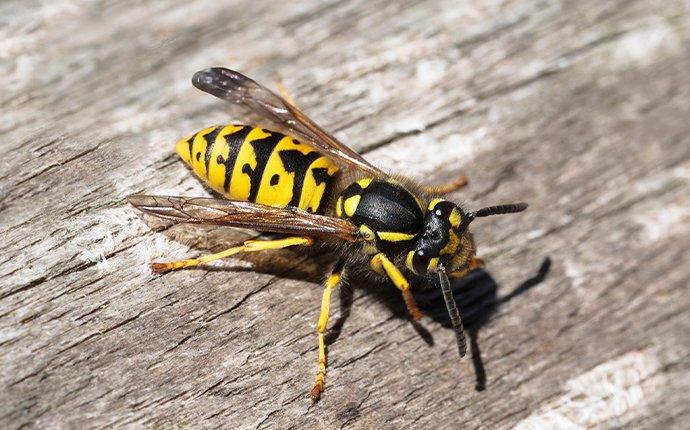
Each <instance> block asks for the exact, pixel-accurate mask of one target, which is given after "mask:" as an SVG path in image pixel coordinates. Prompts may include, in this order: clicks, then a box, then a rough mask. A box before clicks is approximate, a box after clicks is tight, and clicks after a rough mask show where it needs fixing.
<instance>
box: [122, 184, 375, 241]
mask: <svg viewBox="0 0 690 430" xmlns="http://www.w3.org/2000/svg"><path fill="white" fill-rule="evenodd" d="M127 200H128V201H129V203H131V204H132V205H133V206H134V207H136V208H137V209H139V210H141V211H143V212H144V213H147V214H150V215H154V216H157V217H160V218H164V219H167V220H171V221H175V222H185V223H195V224H216V225H226V226H231V227H240V228H249V229H252V230H257V231H263V232H270V233H285V234H298V235H304V236H314V237H322V238H324V237H332V238H339V239H342V240H346V241H348V242H357V241H359V240H360V239H361V237H360V235H359V229H358V228H357V227H355V225H354V224H352V223H350V222H349V221H346V220H343V219H340V218H334V217H329V216H324V215H316V214H312V213H309V212H306V211H303V210H300V209H297V208H292V207H287V208H274V207H271V206H265V205H259V204H255V203H249V202H239V201H232V200H224V199H213V198H205V197H190V198H187V197H171V196H148V195H142V194H135V195H131V196H129V197H127Z"/></svg>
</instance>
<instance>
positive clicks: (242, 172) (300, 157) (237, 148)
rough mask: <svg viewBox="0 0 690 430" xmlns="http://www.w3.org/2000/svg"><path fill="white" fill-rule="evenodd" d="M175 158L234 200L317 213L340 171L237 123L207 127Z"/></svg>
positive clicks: (303, 148)
mask: <svg viewBox="0 0 690 430" xmlns="http://www.w3.org/2000/svg"><path fill="white" fill-rule="evenodd" d="M175 150H176V151H177V153H178V154H179V155H180V157H182V159H183V160H184V161H185V162H186V163H187V164H189V166H190V167H191V168H192V170H194V173H196V174H197V175H198V176H199V177H200V178H201V179H203V180H204V181H205V182H206V183H207V184H208V185H209V186H210V187H211V188H213V189H214V190H215V191H218V192H219V193H221V194H223V195H225V196H226V197H228V198H230V199H232V200H239V201H248V202H252V203H260V204H265V205H269V206H275V207H285V206H294V207H298V208H300V209H303V210H306V211H309V212H314V213H319V212H321V211H322V210H323V206H324V203H325V202H326V200H327V198H328V193H329V192H330V187H331V182H332V178H333V176H334V175H335V173H336V172H337V171H338V167H337V166H336V165H335V164H334V163H333V162H332V161H331V160H330V159H328V158H327V157H325V156H324V155H322V154H321V153H319V152H317V151H316V150H314V148H313V147H311V146H310V145H306V144H303V143H301V142H299V141H298V140H296V139H294V138H292V137H290V136H286V135H284V134H282V133H278V132H275V131H271V130H267V129H264V128H260V127H251V126H247V125H241V124H231V125H225V126H215V127H209V128H205V129H203V130H201V131H199V132H198V133H196V134H194V135H192V136H190V137H188V138H186V139H182V140H180V141H179V142H177V145H176V147H175Z"/></svg>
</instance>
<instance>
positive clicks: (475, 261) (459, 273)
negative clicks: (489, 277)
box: [448, 257, 485, 279]
mask: <svg viewBox="0 0 690 430" xmlns="http://www.w3.org/2000/svg"><path fill="white" fill-rule="evenodd" d="M484 264H485V263H484V259H483V258H478V257H472V259H471V260H470V264H469V265H468V266H467V268H466V269H460V270H456V271H454V272H450V273H449V274H448V276H449V277H451V278H454V279H458V278H464V277H465V276H467V274H468V273H470V271H471V270H474V269H477V268H479V267H484Z"/></svg>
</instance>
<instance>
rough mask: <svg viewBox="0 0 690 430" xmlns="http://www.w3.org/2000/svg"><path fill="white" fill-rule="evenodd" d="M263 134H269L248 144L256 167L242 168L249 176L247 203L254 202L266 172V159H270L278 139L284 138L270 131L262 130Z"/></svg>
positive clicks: (245, 166)
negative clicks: (252, 151)
mask: <svg viewBox="0 0 690 430" xmlns="http://www.w3.org/2000/svg"><path fill="white" fill-rule="evenodd" d="M262 131H263V132H264V133H269V134H270V135H269V136H268V137H265V138H263V139H256V140H253V141H251V142H249V143H250V144H251V145H252V148H254V154H255V155H256V167H255V168H254V169H252V168H251V167H250V166H249V165H247V164H245V165H244V166H243V167H242V171H243V172H244V173H246V174H247V175H249V183H250V185H251V187H250V188H249V197H248V198H247V201H249V202H252V203H254V201H255V200H256V195H257V194H258V193H259V186H260V185H261V177H262V176H263V174H264V170H266V164H268V159H269V158H270V157H271V153H273V150H274V149H275V147H276V145H278V142H280V139H282V138H283V137H285V136H284V135H282V134H280V133H275V132H273V131H270V130H266V129H262Z"/></svg>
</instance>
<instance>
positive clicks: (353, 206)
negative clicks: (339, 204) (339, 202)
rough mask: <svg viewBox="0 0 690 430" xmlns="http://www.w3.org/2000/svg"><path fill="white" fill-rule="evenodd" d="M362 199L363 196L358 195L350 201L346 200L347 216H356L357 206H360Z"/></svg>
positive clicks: (344, 204) (344, 205)
mask: <svg viewBox="0 0 690 430" xmlns="http://www.w3.org/2000/svg"><path fill="white" fill-rule="evenodd" d="M361 198H362V196H361V195H359V194H357V195H354V196H352V197H350V198H348V199H345V202H343V207H344V209H345V215H347V216H349V217H351V216H353V215H354V214H355V211H356V210H357V205H358V204H359V201H360V199H361Z"/></svg>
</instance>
